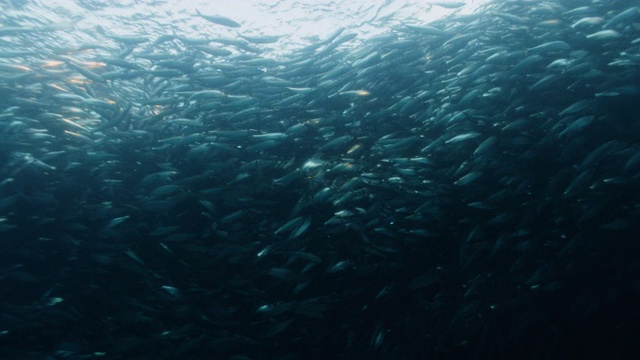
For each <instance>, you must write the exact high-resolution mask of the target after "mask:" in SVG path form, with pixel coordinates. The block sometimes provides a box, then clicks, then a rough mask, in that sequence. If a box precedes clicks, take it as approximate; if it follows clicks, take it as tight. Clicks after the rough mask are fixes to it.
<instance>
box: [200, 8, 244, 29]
mask: <svg viewBox="0 0 640 360" xmlns="http://www.w3.org/2000/svg"><path fill="white" fill-rule="evenodd" d="M196 14H197V15H198V16H199V17H201V18H203V19H205V20H207V21H209V22H212V23H214V24H218V25H222V26H226V27H230V28H239V27H240V26H241V25H240V24H239V23H237V22H235V21H233V20H231V19H229V18H227V17H224V16H220V15H204V14H202V13H201V12H200V11H199V10H197V9H196Z"/></svg>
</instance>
